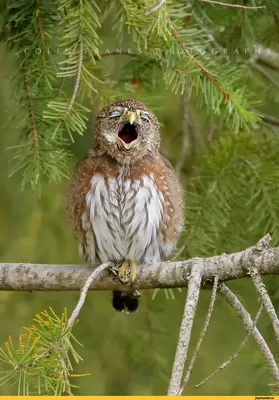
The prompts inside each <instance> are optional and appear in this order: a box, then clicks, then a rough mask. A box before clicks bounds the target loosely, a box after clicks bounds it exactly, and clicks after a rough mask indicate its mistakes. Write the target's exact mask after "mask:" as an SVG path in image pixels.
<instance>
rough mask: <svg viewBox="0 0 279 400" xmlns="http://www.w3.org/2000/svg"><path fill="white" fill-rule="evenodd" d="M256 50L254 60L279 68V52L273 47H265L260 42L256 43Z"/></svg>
mask: <svg viewBox="0 0 279 400" xmlns="http://www.w3.org/2000/svg"><path fill="white" fill-rule="evenodd" d="M254 51H255V54H254V56H253V59H254V61H258V62H261V63H263V64H265V65H267V66H268V67H270V68H272V69H275V70H278V69H279V53H277V52H276V51H274V50H272V49H269V48H265V47H264V46H263V45H261V44H259V43H256V44H254Z"/></svg>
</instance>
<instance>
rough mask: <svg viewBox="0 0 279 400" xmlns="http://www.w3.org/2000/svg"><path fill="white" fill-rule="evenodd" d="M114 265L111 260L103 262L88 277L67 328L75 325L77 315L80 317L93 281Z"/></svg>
mask: <svg viewBox="0 0 279 400" xmlns="http://www.w3.org/2000/svg"><path fill="white" fill-rule="evenodd" d="M113 265H114V264H113V263H111V262H108V263H104V264H101V265H100V266H99V267H98V268H96V269H95V270H94V271H93V272H92V274H91V275H90V276H89V277H88V278H87V279H86V281H85V284H84V285H83V287H82V289H81V294H80V298H79V301H78V302H77V305H76V307H75V308H74V310H73V312H72V314H71V316H70V318H69V319H68V323H67V327H66V329H69V328H71V327H72V326H73V325H74V323H75V321H76V319H77V317H78V315H79V313H80V310H81V309H82V307H83V305H84V302H85V298H86V295H87V292H88V290H89V288H90V286H91V285H92V282H93V281H94V279H96V277H97V276H98V275H99V274H100V273H101V272H103V271H104V270H106V269H108V268H109V267H112V266H113Z"/></svg>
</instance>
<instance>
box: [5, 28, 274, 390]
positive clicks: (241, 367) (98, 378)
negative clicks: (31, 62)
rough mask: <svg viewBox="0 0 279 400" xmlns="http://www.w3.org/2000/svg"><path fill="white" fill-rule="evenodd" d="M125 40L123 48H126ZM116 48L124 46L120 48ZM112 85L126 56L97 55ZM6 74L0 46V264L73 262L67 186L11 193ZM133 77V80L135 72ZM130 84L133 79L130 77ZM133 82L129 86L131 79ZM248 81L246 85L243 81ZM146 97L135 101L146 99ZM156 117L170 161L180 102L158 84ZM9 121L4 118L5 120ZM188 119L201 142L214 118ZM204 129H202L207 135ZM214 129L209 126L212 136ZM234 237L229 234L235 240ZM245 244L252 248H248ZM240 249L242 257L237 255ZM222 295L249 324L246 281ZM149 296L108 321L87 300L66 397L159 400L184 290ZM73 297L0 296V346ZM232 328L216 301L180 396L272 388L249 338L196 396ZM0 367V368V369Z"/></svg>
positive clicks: (175, 152) (13, 136) (100, 306)
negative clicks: (232, 299) (235, 302)
mask: <svg viewBox="0 0 279 400" xmlns="http://www.w3.org/2000/svg"><path fill="white" fill-rule="evenodd" d="M108 26H109V23H107V25H106V29H103V31H101V33H100V35H101V36H102V38H103V39H104V38H105V43H104V45H103V49H104V50H105V49H106V47H107V46H108V47H109V48H110V49H114V48H115V47H117V41H116V39H115V35H114V34H113V32H111V31H110V30H109V29H108V28H107V27H108ZM128 45H129V41H128V40H127V46H128ZM121 47H122V49H123V44H122V45H121ZM104 62H105V63H106V65H107V67H108V69H109V70H111V71H113V77H114V78H115V80H116V81H117V80H121V78H122V77H121V70H122V67H123V65H125V63H127V58H126V57H125V56H123V57H122V56H121V57H106V59H105V60H104ZM10 68H15V66H14V64H13V56H12V55H10V56H7V53H6V52H5V48H4V46H1V48H0V82H1V83H0V105H1V106H0V134H1V142H0V143H1V146H0V170H1V175H0V182H1V197H0V260H1V262H30V263H49V264H51V263H56V264H58V263H61V264H64V263H65V264H66V263H72V264H74V263H81V262H82V260H81V259H80V258H79V256H78V252H77V245H76V243H75V241H74V239H73V237H72V233H71V230H70V227H69V224H68V221H67V219H66V216H65V212H64V210H65V204H66V200H65V197H66V193H67V187H68V185H69V181H68V180H66V179H65V180H64V181H63V182H62V184H59V185H54V184H51V185H49V184H47V183H45V184H43V185H42V193H41V196H40V197H39V196H38V195H37V194H36V193H35V194H34V193H32V192H31V191H28V190H25V191H21V190H20V183H21V176H20V173H19V174H17V175H15V176H12V177H9V174H10V172H11V166H10V160H11V158H12V156H13V150H9V149H8V148H9V147H11V146H14V145H16V144H17V143H18V140H19V139H20V135H21V132H20V126H21V125H20V124H21V118H22V112H24V111H23V110H21V109H20V108H18V106H17V103H16V101H15V95H14V92H13V84H12V82H10V81H9V80H8V79H7V77H6V76H7V71H8V70H9V69H10ZM139 75H140V72H139ZM131 77H132V75H131ZM133 77H134V78H138V77H137V76H136V77H135V76H134V75H133ZM251 79H252V78H251ZM255 79H257V85H258V86H257V87H261V86H263V88H264V90H263V92H262V99H263V100H264V102H265V109H266V110H268V112H269V113H270V114H274V115H276V113H278V95H277V97H276V96H270V95H269V93H268V91H269V90H268V88H267V86H266V85H265V84H263V83H262V78H261V77H256V78H255ZM146 95H147V94H146V93H145V94H144V95H142V94H141V93H139V94H138V95H136V97H137V98H138V99H140V100H143V101H144V100H145V98H146V97H145V96H146ZM131 96H133V97H135V94H133V93H132V94H131V93H129V92H128V90H127V92H124V93H122V97H131ZM152 98H153V104H155V105H156V106H157V109H156V107H155V110H154V111H155V112H156V113H157V115H158V117H159V119H160V122H161V123H162V152H163V153H164V154H165V155H166V156H167V157H168V158H169V159H170V160H171V161H172V163H173V164H175V163H176V161H177V159H178V157H179V154H180V148H181V140H182V139H181V118H182V112H181V110H182V101H181V97H180V96H176V95H174V94H172V93H171V92H170V91H168V90H166V89H165V87H164V85H163V83H162V85H159V86H157V87H156V89H154V92H153V93H152ZM95 114H96V108H95V107H93V108H92V115H91V118H90V121H89V123H88V130H87V132H86V134H85V135H84V136H83V137H80V136H79V137H76V141H75V143H74V144H73V145H71V151H72V152H73V157H72V159H71V164H70V169H71V171H72V170H73V168H74V165H75V163H76V162H77V161H78V160H80V159H81V158H83V157H84V156H85V155H86V153H87V151H88V149H89V148H90V146H91V140H92V138H91V136H92V126H93V124H94V116H95ZM11 115H12V116H13V117H12V118H10V117H11ZM192 117H193V118H194V120H195V121H197V125H198V129H199V135H200V140H201V143H204V142H206V143H207V138H208V134H209V130H210V129H211V128H212V127H214V126H216V125H217V128H216V129H217V134H216V135H217V137H218V135H219V133H220V130H218V129H219V128H218V119H215V118H213V117H208V115H206V112H205V110H204V109H202V110H198V109H197V108H195V107H192ZM209 128H210V129H209ZM214 129H215V128H214ZM201 149H202V145H201V144H200V143H195V146H194V145H193V143H191V142H190V143H189V145H188V147H187V152H188V153H189V154H188V153H187V154H188V155H189V156H188V157H187V159H186V161H185V162H184V164H183V169H182V181H183V184H184V186H185V189H186V187H187V184H188V180H189V176H190V174H191V171H192V163H193V162H194V161H193V159H194V158H195V155H196V153H199V152H200V151H201ZM263 233H265V232H263ZM235 235H237V232H235ZM251 244H252V243H251ZM239 250H241V249H240V248H239ZM269 281H270V282H271V284H270V287H271V288H274V290H272V295H273V299H274V301H275V304H276V305H277V304H278V294H277V291H276V285H277V283H278V280H276V279H275V278H273V279H270V280H269ZM274 282H275V283H274ZM229 287H231V288H233V289H234V291H235V293H237V294H238V295H239V298H240V300H241V301H242V302H243V303H244V305H245V306H247V309H248V310H249V312H250V313H251V315H252V316H255V314H256V312H257V310H258V308H259V305H260V304H259V301H258V296H257V293H256V292H255V290H254V288H253V285H252V283H251V282H250V281H249V280H247V279H245V280H241V281H239V282H232V283H230V284H229ZM152 294H153V292H152V291H144V292H143V293H142V299H141V302H140V307H139V311H138V312H137V313H136V314H132V315H126V314H124V313H116V312H115V311H114V310H113V308H112V306H111V293H109V292H102V293H101V292H90V293H89V295H88V298H87V301H86V304H85V306H84V308H83V310H82V312H81V314H80V322H79V324H78V325H77V326H76V327H75V335H76V337H77V339H78V340H79V341H80V342H81V343H82V344H83V347H82V348H80V349H78V351H79V353H80V355H81V356H82V358H83V362H81V363H80V364H79V365H77V366H76V367H75V372H76V373H90V377H84V378H73V383H74V384H77V385H79V386H80V388H79V389H75V390H74V392H75V394H81V395H163V394H165V393H166V390H167V387H168V383H169V379H170V374H171V368H172V363H173V360H174V354H175V349H176V343H177V339H178V333H179V328H180V322H181V317H182V312H183V306H184V302H185V296H186V290H184V289H183V290H182V291H181V292H179V291H178V290H174V291H173V294H174V297H175V299H173V298H172V296H169V298H167V297H166V293H165V291H163V290H162V291H160V292H159V293H158V294H157V296H156V297H155V299H154V300H153V299H152ZM78 296H79V294H78V293H70V292H69V293H66V292H63V293H55V292H51V293H40V292H37V293H35V292H33V293H14V292H0V320H1V329H0V345H4V342H5V341H6V340H7V338H8V336H9V335H11V336H12V338H13V339H14V341H16V340H17V338H18V336H19V334H20V332H21V331H22V328H23V327H24V326H29V325H31V324H32V323H33V317H34V315H35V314H36V313H38V312H41V311H43V310H45V309H47V308H48V307H49V306H51V307H53V309H54V310H55V311H56V312H57V313H61V312H62V311H63V309H64V307H67V308H68V310H69V312H70V311H71V310H72V309H73V307H74V306H75V304H76V302H77V300H78ZM209 301H210V292H209V291H206V290H203V291H202V293H201V297H200V301H199V307H198V314H197V317H196V320H195V324H194V331H193V337H192V340H191V347H190V352H189V354H191V351H192V350H193V348H194V345H195V342H196V339H197V336H198V333H199V331H200V329H201V327H202V324H203V321H204V317H205V314H206V311H207V307H208V304H209ZM259 327H260V328H261V330H262V332H263V334H264V335H265V336H266V337H267V338H268V340H269V343H270V345H271V348H272V350H274V352H275V354H276V355H277V352H278V349H276V345H275V340H274V338H273V335H272V328H271V325H270V323H269V322H268V320H267V318H266V316H265V314H264V313H263V315H262V317H261V318H260V322H259ZM245 334H246V333H245V331H244V328H243V326H242V325H241V323H240V321H239V320H238V318H237V317H236V315H234V313H233V312H232V310H231V309H230V308H229V307H228V306H227V304H226V303H225V302H224V301H223V300H222V299H221V298H219V296H217V301H216V307H215V310H214V312H213V316H212V322H211V324H210V327H209V329H208V332H207V334H206V337H205V340H204V343H203V345H202V349H201V352H200V354H199V356H198V359H197V362H196V366H195V368H194V372H193V374H192V376H191V378H190V383H189V386H188V388H187V389H186V391H185V394H187V395H216V394H218V395H252V394H257V395H266V394H268V393H269V391H270V390H271V389H270V388H269V387H268V384H269V383H271V378H270V376H269V374H268V371H267V368H266V366H265V365H264V363H263V360H262V356H261V354H260V353H259V350H258V349H257V347H256V345H255V343H254V342H253V339H251V338H250V339H249V340H248V343H247V345H246V346H245V348H244V350H243V351H242V352H241V354H240V355H239V357H238V358H237V359H236V360H235V361H233V362H232V363H231V364H230V366H229V367H228V368H227V369H226V370H224V371H221V372H220V373H218V374H217V375H216V376H215V377H214V378H213V379H211V380H210V381H209V382H208V383H206V384H205V385H204V386H202V387H201V388H199V389H196V388H195V384H197V383H199V382H200V381H201V380H202V379H204V378H205V377H206V376H207V375H208V374H210V373H211V372H212V371H213V370H215V369H216V368H217V367H218V366H219V365H220V364H221V363H222V362H224V361H225V360H226V359H227V358H229V357H230V356H231V355H232V353H234V352H235V351H236V349H237V348H238V346H239V345H240V343H241V341H242V340H243V339H244V337H245ZM0 368H4V366H3V365H2V366H1V365H0ZM15 393H16V388H11V387H10V385H9V384H7V385H4V386H2V387H0V394H1V395H8V394H15Z"/></svg>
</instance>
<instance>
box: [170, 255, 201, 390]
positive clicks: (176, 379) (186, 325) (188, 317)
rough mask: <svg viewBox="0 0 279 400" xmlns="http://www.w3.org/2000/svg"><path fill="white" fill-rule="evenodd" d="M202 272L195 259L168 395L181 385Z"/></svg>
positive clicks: (199, 264) (199, 263)
mask: <svg viewBox="0 0 279 400" xmlns="http://www.w3.org/2000/svg"><path fill="white" fill-rule="evenodd" d="M202 274H203V263H201V262H198V261H197V262H196V263H195V264H194V265H193V268H192V270H191V274H190V277H189V284H188V293H187V298H186V303H185V308H184V313H183V318H182V323H181V327H180V333H179V339H178V344H177V348H176V354H175V359H174V363H173V368H172V376H171V380H170V384H169V389H168V396H177V395H178V392H179V388H180V385H181V380H182V374H183V370H184V366H185V361H186V360H187V352H188V347H189V343H190V338H191V332H192V326H193V322H194V317H195V314H196V307H197V303H198V299H199V293H200V286H201V280H202Z"/></svg>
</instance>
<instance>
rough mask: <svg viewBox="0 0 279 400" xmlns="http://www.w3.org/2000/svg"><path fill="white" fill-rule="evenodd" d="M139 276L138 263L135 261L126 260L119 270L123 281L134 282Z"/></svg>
mask: <svg viewBox="0 0 279 400" xmlns="http://www.w3.org/2000/svg"><path fill="white" fill-rule="evenodd" d="M136 277H137V265H136V263H134V262H130V261H125V262H124V263H123V264H122V265H121V267H120V268H119V271H118V278H119V280H120V281H121V282H123V283H127V282H129V281H130V282H132V283H133V282H134V281H135V279H136Z"/></svg>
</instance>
